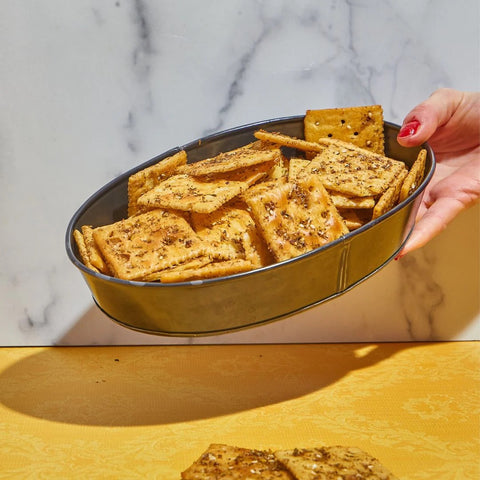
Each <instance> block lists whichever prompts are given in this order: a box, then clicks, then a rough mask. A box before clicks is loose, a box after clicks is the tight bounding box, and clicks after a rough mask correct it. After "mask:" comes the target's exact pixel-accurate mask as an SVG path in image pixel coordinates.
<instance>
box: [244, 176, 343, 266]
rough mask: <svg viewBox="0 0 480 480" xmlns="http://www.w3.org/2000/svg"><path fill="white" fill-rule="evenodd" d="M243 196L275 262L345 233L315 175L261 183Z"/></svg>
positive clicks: (335, 210)
mask: <svg viewBox="0 0 480 480" xmlns="http://www.w3.org/2000/svg"><path fill="white" fill-rule="evenodd" d="M243 197H244V199H245V201H246V203H247V204H248V206H249V208H250V210H251V213H252V216H253V217H254V219H255V222H256V224H257V226H258V227H259V228H260V230H261V232H262V236H263V238H264V239H265V241H266V243H267V245H268V247H269V249H270V251H271V252H272V253H273V255H274V256H275V258H276V260H278V261H282V260H287V259H289V258H293V257H296V256H298V255H301V254H302V253H306V252H308V251H310V250H313V249H315V248H318V247H320V246H322V245H325V244H326V243H328V242H331V241H333V240H336V239H337V238H339V237H341V236H342V235H344V234H346V233H348V228H347V227H346V225H345V222H344V221H343V219H342V218H341V216H340V214H339V213H338V211H337V209H336V208H335V207H334V206H333V204H332V203H331V200H330V197H329V195H328V193H327V191H326V190H325V188H324V187H323V185H322V183H321V182H320V180H319V179H318V177H317V176H316V175H310V176H308V177H302V179H301V180H298V181H296V182H294V183H288V182H287V183H285V182H279V181H272V182H265V183H261V184H258V185H256V186H254V187H252V188H251V189H250V190H248V192H246V193H245V194H244V195H243Z"/></svg>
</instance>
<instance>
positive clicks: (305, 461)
mask: <svg viewBox="0 0 480 480" xmlns="http://www.w3.org/2000/svg"><path fill="white" fill-rule="evenodd" d="M274 455H275V458H276V459H277V460H278V461H279V462H280V463H282V464H283V465H284V466H285V467H286V468H287V469H288V470H289V471H290V472H291V473H292V474H293V476H294V477H295V479H296V480H331V479H350V478H351V479H357V478H358V479H368V480H398V479H397V477H395V475H393V474H392V473H391V472H390V471H389V470H388V469H387V468H386V467H385V466H384V465H382V464H381V463H380V461H379V460H378V459H376V458H375V457H373V456H372V455H370V454H369V453H367V452H365V451H363V450H361V449H360V448H357V447H347V446H341V445H333V446H325V447H317V448H294V449H291V450H278V451H275V452H274Z"/></svg>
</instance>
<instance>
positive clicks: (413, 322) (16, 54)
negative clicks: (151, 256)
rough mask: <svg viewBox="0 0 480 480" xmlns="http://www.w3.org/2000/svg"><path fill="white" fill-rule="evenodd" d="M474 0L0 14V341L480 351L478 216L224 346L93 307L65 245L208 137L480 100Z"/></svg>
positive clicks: (82, 6) (93, 6)
mask: <svg viewBox="0 0 480 480" xmlns="http://www.w3.org/2000/svg"><path fill="white" fill-rule="evenodd" d="M478 21H479V7H478V2H477V0H457V1H455V2H452V1H448V0H435V1H433V0H430V1H427V0H402V1H401V2H399V1H393V0H389V1H385V0H339V1H334V0H328V1H327V0H325V1H318V0H310V1H307V0H296V1H295V2H292V1H291V0H270V1H261V0H206V1H202V2H200V1H195V0H178V1H175V2H174V1H170V0H157V1H155V0H109V1H107V0H102V1H94V0H78V1H75V2H65V1H63V0H49V1H47V2H41V1H38V0H37V1H35V0H25V1H22V2H3V3H2V15H1V16H0V45H1V47H0V52H1V62H0V79H1V80H0V81H1V84H0V86H1V89H0V219H1V235H0V345H51V344H61V345H66V344H68V345H72V344H141V343H185V342H186V343H211V342H274V341H279V342H289V341H329V342H330V341H369V342H370V341H397V340H435V339H442V340H443V339H478V338H480V314H479V296H478V293H479V275H478V273H479V248H478V246H479V241H480V238H479V215H478V214H479V209H478V207H475V208H473V209H472V210H470V211H468V212H466V213H464V214H463V215H461V216H460V217H459V218H458V219H457V220H456V221H455V222H454V224H453V225H452V226H451V227H450V228H449V229H448V230H446V231H445V232H444V233H443V234H442V235H441V236H440V237H438V238H437V239H435V240H434V241H433V242H432V243H431V244H429V245H428V246H427V247H425V248H424V249H422V250H421V251H418V252H415V253H414V254H411V255H408V256H407V257H404V258H403V259H401V260H400V261H398V262H392V263H391V264H389V265H388V266H387V267H386V268H384V269H383V270H382V271H380V272H379V273H378V274H377V275H375V276H374V277H372V278H370V279H369V280H368V281H366V282H365V283H363V284H361V285H360V286H358V287H357V288H355V289H353V290H352V291H350V292H348V293H347V294H345V295H343V296H341V297H339V298H337V299H335V300H332V301H330V302H327V303H325V304H323V305H320V306H318V307H315V308H313V309H311V310H308V311H306V312H303V313H301V314H299V315H296V316H294V317H290V318H287V319H284V320H282V321H279V322H276V323H272V324H270V325H266V326H263V327H259V328H255V329H250V330H245V331H242V332H237V333H233V334H228V335H222V336H216V337H206V338H205V337H204V338H193V339H175V338H163V337H156V336H150V335H144V334H140V333H135V332H132V331H130V330H127V329H124V328H122V327H119V326H117V325H116V324H114V323H113V322H112V321H110V320H109V319H107V318H106V317H105V316H103V315H102V314H101V313H100V312H99V310H98V309H97V308H96V307H95V306H94V305H93V302H92V299H91V296H90V293H89V291H88V289H87V287H86V285H85V283H84V281H83V279H82V278H81V277H80V275H79V273H78V272H77V271H76V269H75V268H74V267H73V265H72V264H71V263H70V262H69V260H68V259H67V256H66V254H65V248H64V233H65V229H66V226H67V223H68V221H69V219H70V217H71V216H72V215H73V213H74V212H75V210H76V209H77V208H78V207H79V206H80V204H81V203H82V202H83V201H84V200H85V199H86V198H87V197H88V196H90V195H91V194H92V193H93V192H94V191H96V190H97V189H98V188H99V187H101V186H102V185H103V184H104V183H106V182H107V181H109V180H110V179H112V178H113V177H115V176H116V175H118V174H120V173H122V172H124V171H125V170H127V169H129V168H131V167H133V166H135V165H137V164H139V163H141V162H144V161H146V160H148V159H149V158H151V157H153V156H154V155H156V154H158V153H161V152H162V151H164V150H166V149H168V148H170V147H173V146H176V145H181V144H184V143H186V142H188V141H190V140H193V139H196V138H198V137H201V136H202V135H204V134H207V133H211V132H214V131H219V130H222V129H225V128H228V127H232V126H236V125H241V124H245V123H249V122H253V121H257V120H264V119H267V118H272V117H278V116H287V115H296V114H302V113H303V112H304V111H305V110H306V109H307V108H327V107H335V106H348V105H361V104H369V103H380V104H382V105H383V107H384V112H385V118H386V119H387V120H390V121H393V122H397V123H401V121H402V118H403V115H404V114H406V113H407V112H408V110H409V109H410V108H411V107H413V106H414V105H415V104H416V103H418V102H420V101H421V100H423V99H424V98H426V97H427V96H428V95H429V94H430V93H431V92H432V91H433V90H434V89H436V88H438V87H442V86H448V87H455V88H458V89H465V90H478V89H479V30H478V25H479V23H478Z"/></svg>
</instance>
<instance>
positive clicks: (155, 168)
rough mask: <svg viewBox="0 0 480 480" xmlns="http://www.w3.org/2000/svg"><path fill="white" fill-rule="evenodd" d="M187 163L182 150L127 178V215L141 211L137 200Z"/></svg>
mask: <svg viewBox="0 0 480 480" xmlns="http://www.w3.org/2000/svg"><path fill="white" fill-rule="evenodd" d="M186 163H187V154H186V152H185V151H184V150H181V151H180V152H178V153H176V154H174V155H171V156H170V157H167V158H164V159H162V160H160V161H159V162H158V163H156V164H155V165H152V166H150V167H147V168H144V169H142V170H140V171H138V172H136V173H134V174H132V175H130V177H128V215H129V216H132V215H135V214H136V213H138V212H140V211H141V210H142V207H141V206H139V205H138V204H137V200H138V199H139V198H140V197H141V196H142V195H143V194H144V193H146V192H148V191H149V190H151V189H152V188H153V187H155V186H156V185H158V184H159V183H160V182H161V181H163V180H165V179H166V178H167V177H168V176H170V175H171V174H172V173H173V172H174V171H175V169H177V168H178V167H179V166H180V165H185V164H186Z"/></svg>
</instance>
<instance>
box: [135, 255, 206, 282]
mask: <svg viewBox="0 0 480 480" xmlns="http://www.w3.org/2000/svg"><path fill="white" fill-rule="evenodd" d="M211 262H212V259H211V258H210V256H208V255H202V256H200V257H196V258H193V259H192V260H187V261H186V262H183V263H179V264H178V265H175V266H173V267H169V268H166V269H164V270H160V271H158V272H153V273H150V274H149V275H145V276H144V277H142V278H141V279H140V280H142V281H143V282H159V281H160V279H161V277H162V275H165V274H166V273H169V274H171V275H176V274H178V272H181V271H183V270H192V269H197V268H200V267H204V266H205V265H207V264H208V263H211Z"/></svg>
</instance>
